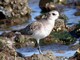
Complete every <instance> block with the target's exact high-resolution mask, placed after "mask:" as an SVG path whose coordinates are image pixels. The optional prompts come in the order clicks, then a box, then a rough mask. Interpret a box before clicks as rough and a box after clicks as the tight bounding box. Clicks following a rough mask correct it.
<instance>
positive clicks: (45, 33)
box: [33, 27, 52, 39]
mask: <svg viewBox="0 0 80 60" xmlns="http://www.w3.org/2000/svg"><path fill="white" fill-rule="evenodd" d="M51 31H52V27H50V28H49V27H47V28H44V29H42V30H38V31H36V33H33V38H35V39H42V38H45V37H47V36H48V35H49V34H50V32H51Z"/></svg>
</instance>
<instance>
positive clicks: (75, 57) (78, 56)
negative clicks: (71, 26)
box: [69, 47, 80, 60]
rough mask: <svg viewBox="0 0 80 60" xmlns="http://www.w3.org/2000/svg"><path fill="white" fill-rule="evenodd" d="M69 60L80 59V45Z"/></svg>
mask: <svg viewBox="0 0 80 60" xmlns="http://www.w3.org/2000/svg"><path fill="white" fill-rule="evenodd" d="M69 60H80V47H79V48H78V49H77V51H76V53H75V54H74V56H72V57H70V58H69Z"/></svg>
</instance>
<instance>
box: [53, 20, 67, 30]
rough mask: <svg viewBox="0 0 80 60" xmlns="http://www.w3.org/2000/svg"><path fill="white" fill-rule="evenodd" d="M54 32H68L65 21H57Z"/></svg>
mask: <svg viewBox="0 0 80 60" xmlns="http://www.w3.org/2000/svg"><path fill="white" fill-rule="evenodd" d="M53 30H55V31H61V30H66V28H65V22H64V20H63V19H57V20H56V21H55V27H54V29H53Z"/></svg>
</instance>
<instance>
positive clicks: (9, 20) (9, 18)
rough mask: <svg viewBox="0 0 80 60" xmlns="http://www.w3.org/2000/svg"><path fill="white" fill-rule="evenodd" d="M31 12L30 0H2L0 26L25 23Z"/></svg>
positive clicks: (5, 26) (0, 3)
mask: <svg viewBox="0 0 80 60" xmlns="http://www.w3.org/2000/svg"><path fill="white" fill-rule="evenodd" d="M30 12H31V9H30V8H29V7H28V0H0V28H2V29H3V28H8V27H10V26H14V25H18V24H22V23H24V22H25V21H27V19H28V18H29V16H30V15H29V14H30Z"/></svg>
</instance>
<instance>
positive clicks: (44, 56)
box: [25, 51, 57, 60]
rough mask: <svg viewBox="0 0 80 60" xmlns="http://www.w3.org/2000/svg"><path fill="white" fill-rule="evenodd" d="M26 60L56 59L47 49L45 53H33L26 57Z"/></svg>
mask: <svg viewBox="0 0 80 60" xmlns="http://www.w3.org/2000/svg"><path fill="white" fill-rule="evenodd" d="M25 59H26V60H57V59H56V57H55V56H54V55H53V53H52V52H51V51H47V53H46V54H38V55H36V54H34V55H32V56H30V57H26V58H25Z"/></svg>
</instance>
